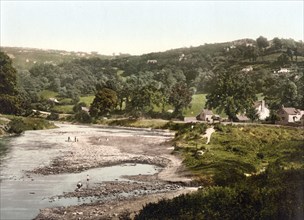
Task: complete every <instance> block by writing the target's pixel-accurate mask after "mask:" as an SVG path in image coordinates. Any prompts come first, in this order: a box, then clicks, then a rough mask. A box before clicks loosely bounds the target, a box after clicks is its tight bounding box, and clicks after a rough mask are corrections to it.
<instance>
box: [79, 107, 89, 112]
mask: <svg viewBox="0 0 304 220" xmlns="http://www.w3.org/2000/svg"><path fill="white" fill-rule="evenodd" d="M81 110H82V111H85V112H87V113H89V112H90V109H89V108H87V107H81Z"/></svg>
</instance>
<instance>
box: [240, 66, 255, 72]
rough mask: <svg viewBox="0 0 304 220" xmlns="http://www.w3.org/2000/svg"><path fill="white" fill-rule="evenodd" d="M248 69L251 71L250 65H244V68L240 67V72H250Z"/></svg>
mask: <svg viewBox="0 0 304 220" xmlns="http://www.w3.org/2000/svg"><path fill="white" fill-rule="evenodd" d="M250 71H253V68H252V66H249V67H246V68H243V69H242V72H250Z"/></svg>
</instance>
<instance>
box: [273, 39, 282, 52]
mask: <svg viewBox="0 0 304 220" xmlns="http://www.w3.org/2000/svg"><path fill="white" fill-rule="evenodd" d="M272 43H273V47H274V49H276V50H280V49H282V41H281V40H280V39H279V38H277V37H275V38H273V40H272Z"/></svg>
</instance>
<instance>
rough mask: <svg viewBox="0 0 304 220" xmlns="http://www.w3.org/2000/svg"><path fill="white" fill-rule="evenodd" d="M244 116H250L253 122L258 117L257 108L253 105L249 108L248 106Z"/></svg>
mask: <svg viewBox="0 0 304 220" xmlns="http://www.w3.org/2000/svg"><path fill="white" fill-rule="evenodd" d="M246 116H247V117H248V118H250V120H251V121H252V122H254V121H256V120H258V119H259V114H258V110H257V109H256V108H254V107H251V108H249V109H248V110H247V112H246Z"/></svg>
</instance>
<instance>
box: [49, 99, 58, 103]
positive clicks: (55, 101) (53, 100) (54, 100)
mask: <svg viewBox="0 0 304 220" xmlns="http://www.w3.org/2000/svg"><path fill="white" fill-rule="evenodd" d="M49 101H50V102H53V103H59V101H58V100H57V99H56V98H49Z"/></svg>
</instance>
